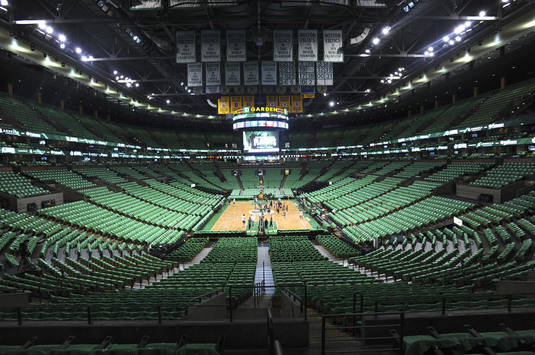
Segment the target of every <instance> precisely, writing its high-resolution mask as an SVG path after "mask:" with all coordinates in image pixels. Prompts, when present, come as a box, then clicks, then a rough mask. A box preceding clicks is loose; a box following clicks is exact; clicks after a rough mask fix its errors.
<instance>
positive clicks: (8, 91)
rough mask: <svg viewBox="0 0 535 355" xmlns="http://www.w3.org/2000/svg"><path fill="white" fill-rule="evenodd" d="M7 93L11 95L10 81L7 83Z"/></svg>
mask: <svg viewBox="0 0 535 355" xmlns="http://www.w3.org/2000/svg"><path fill="white" fill-rule="evenodd" d="M7 94H8V95H9V96H13V84H11V83H8V84H7Z"/></svg>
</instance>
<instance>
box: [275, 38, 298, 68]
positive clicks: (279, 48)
mask: <svg viewBox="0 0 535 355" xmlns="http://www.w3.org/2000/svg"><path fill="white" fill-rule="evenodd" d="M293 49H294V45H293V32H292V31H291V30H273V61H275V62H293V59H294V58H293V54H294V53H293Z"/></svg>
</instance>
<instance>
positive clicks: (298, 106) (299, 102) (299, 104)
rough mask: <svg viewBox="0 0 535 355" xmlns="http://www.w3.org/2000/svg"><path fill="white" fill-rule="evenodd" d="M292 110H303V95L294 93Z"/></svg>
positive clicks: (296, 111) (294, 111) (295, 111)
mask: <svg viewBox="0 0 535 355" xmlns="http://www.w3.org/2000/svg"><path fill="white" fill-rule="evenodd" d="M290 112H292V113H301V112H303V97H301V95H292V108H291V109H290Z"/></svg>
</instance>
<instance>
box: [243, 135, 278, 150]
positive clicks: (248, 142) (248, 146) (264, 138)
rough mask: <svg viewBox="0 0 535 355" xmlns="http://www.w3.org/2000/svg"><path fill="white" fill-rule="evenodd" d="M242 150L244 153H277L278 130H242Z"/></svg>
mask: <svg viewBox="0 0 535 355" xmlns="http://www.w3.org/2000/svg"><path fill="white" fill-rule="evenodd" d="M243 150H244V151H245V152H246V153H278V152H279V132H277V131H244V132H243Z"/></svg>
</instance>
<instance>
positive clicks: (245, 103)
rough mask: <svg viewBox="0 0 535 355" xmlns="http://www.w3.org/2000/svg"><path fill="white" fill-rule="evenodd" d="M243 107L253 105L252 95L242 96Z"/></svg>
mask: <svg viewBox="0 0 535 355" xmlns="http://www.w3.org/2000/svg"><path fill="white" fill-rule="evenodd" d="M242 104H243V107H254V96H243V98H242Z"/></svg>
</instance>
